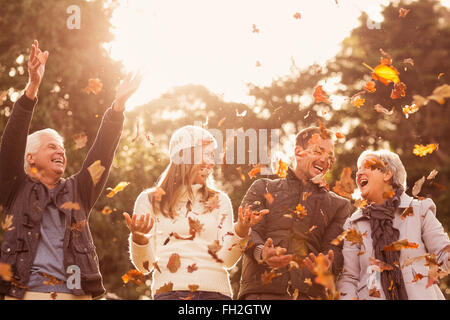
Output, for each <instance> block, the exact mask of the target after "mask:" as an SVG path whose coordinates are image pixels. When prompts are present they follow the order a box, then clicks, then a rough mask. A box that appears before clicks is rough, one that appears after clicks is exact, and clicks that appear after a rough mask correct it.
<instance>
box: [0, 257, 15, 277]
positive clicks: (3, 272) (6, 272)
mask: <svg viewBox="0 0 450 320" xmlns="http://www.w3.org/2000/svg"><path fill="white" fill-rule="evenodd" d="M12 277H13V273H12V271H11V266H10V265H9V264H7V263H2V262H0V278H2V279H3V280H5V281H11V279H12Z"/></svg>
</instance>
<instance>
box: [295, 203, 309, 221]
mask: <svg viewBox="0 0 450 320" xmlns="http://www.w3.org/2000/svg"><path fill="white" fill-rule="evenodd" d="M293 213H294V214H295V215H296V216H297V217H298V218H299V219H303V218H304V217H306V216H307V215H308V211H307V210H306V208H305V207H304V206H302V204H301V203H299V204H298V205H297V206H296V207H295V210H294V211H293Z"/></svg>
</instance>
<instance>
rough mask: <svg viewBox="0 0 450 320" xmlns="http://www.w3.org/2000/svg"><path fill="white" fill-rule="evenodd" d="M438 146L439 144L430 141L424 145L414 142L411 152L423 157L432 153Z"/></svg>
mask: <svg viewBox="0 0 450 320" xmlns="http://www.w3.org/2000/svg"><path fill="white" fill-rule="evenodd" d="M438 147H439V144H437V143H430V144H427V145H426V146H424V145H421V144H420V145H418V144H415V145H414V150H413V153H414V154H415V155H416V156H419V157H425V156H426V155H427V154H431V153H433V151H434V150H437V149H438Z"/></svg>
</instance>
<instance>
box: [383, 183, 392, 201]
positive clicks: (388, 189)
mask: <svg viewBox="0 0 450 320" xmlns="http://www.w3.org/2000/svg"><path fill="white" fill-rule="evenodd" d="M394 195H395V191H394V188H393V187H392V186H391V185H390V184H389V185H387V186H385V187H384V191H383V199H392V197H393V196H394Z"/></svg>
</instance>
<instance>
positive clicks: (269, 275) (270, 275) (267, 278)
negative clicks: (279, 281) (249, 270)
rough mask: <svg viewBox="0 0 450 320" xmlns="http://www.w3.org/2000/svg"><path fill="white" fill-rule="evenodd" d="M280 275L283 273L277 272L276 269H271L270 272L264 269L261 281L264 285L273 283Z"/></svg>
mask: <svg viewBox="0 0 450 320" xmlns="http://www.w3.org/2000/svg"><path fill="white" fill-rule="evenodd" d="M278 276H281V273H276V272H275V270H273V269H272V270H270V272H267V271H264V273H263V274H262V275H261V282H262V283H263V284H264V285H267V284H270V283H272V280H273V279H274V278H276V277H278Z"/></svg>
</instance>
